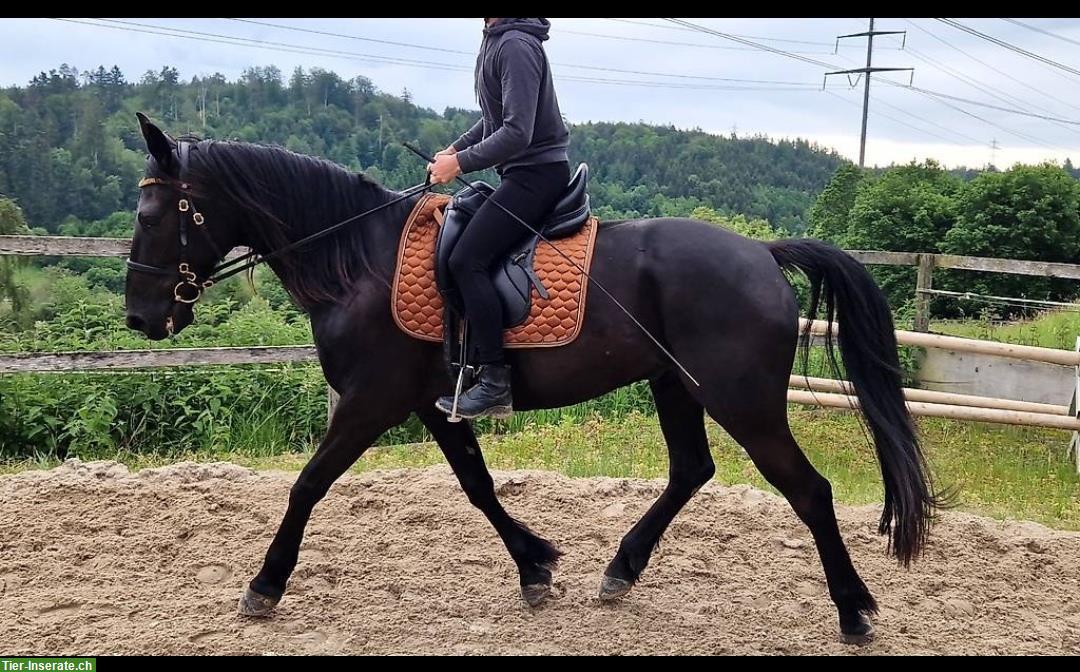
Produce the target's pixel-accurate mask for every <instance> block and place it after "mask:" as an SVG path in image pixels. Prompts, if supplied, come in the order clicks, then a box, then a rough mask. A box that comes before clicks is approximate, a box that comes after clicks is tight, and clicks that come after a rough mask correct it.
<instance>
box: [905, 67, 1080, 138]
mask: <svg viewBox="0 0 1080 672" xmlns="http://www.w3.org/2000/svg"><path fill="white" fill-rule="evenodd" d="M890 84H893V85H894V86H899V87H901V88H904V89H911V90H912V91H915V92H916V93H919V94H920V95H923V96H926V97H927V98H929V99H930V100H933V101H934V102H936V103H939V104H941V105H944V106H945V107H948V108H950V109H953V110H956V111H957V112H959V113H960V114H963V115H966V116H969V117H971V118H972V119H977V120H978V121H981V122H983V123H984V124H988V125H990V126H993V127H994V128H997V129H999V130H1001V131H1004V132H1005V133H1008V134H1009V135H1015V136H1016V137H1018V138H1023V139H1024V140H1027V141H1029V142H1034V143H1035V144H1037V145H1042V146H1043V147H1046V148H1048V149H1053V150H1057V151H1063V152H1066V153H1068V150H1065V149H1063V148H1062V147H1055V146H1054V145H1050V144H1048V143H1046V142H1043V141H1042V140H1040V139H1038V138H1036V137H1033V136H1031V135H1028V134H1026V133H1021V132H1020V131H1013V130H1010V129H1008V128H1005V127H1004V126H1002V125H1001V124H996V123H994V122H992V121H990V120H988V119H984V118H982V117H980V116H979V115H977V114H974V113H973V112H968V111H967V110H965V109H963V108H962V107H957V106H956V105H953V104H952V103H948V102H945V101H944V100H942V99H941V98H938V97H935V96H933V95H930V94H929V93H926V92H923V91H920V90H918V89H914V88H911V87H907V86H904V85H903V84H897V83H895V82H890Z"/></svg>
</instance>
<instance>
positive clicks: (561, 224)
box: [435, 163, 589, 329]
mask: <svg viewBox="0 0 1080 672" xmlns="http://www.w3.org/2000/svg"><path fill="white" fill-rule="evenodd" d="M588 182H589V166H588V165H587V164H584V163H583V164H581V165H580V166H578V169H577V170H576V171H575V172H574V175H573V177H571V178H570V184H569V185H568V186H567V188H566V193H564V194H563V196H562V198H560V199H559V202H558V203H557V204H556V205H555V208H554V209H553V210H552V211H551V214H550V215H548V218H547V219H546V220H544V222H543V223H542V224H541V225H540V226H536V225H535V224H534V223H532V222H529V224H530V225H531V226H533V228H535V229H536V230H537V231H539V232H540V233H541V234H543V235H544V237H545V238H547V239H548V240H558V239H561V238H567V237H569V236H572V235H574V234H575V233H577V232H578V231H580V230H581V228H582V227H583V226H585V222H587V221H588V219H589V194H588V192H587V187H588ZM493 193H495V188H494V187H492V186H491V185H490V184H488V183H487V182H479V181H478V182H473V183H472V186H471V187H470V188H465V189H462V190H461V191H459V192H457V193H456V194H454V197H453V199H451V201H450V205H449V206H447V208H446V213H445V216H444V218H443V225H442V228H440V230H439V237H438V240H437V241H436V242H435V283H436V285H437V286H438V288H439V293H440V294H441V295H442V297H443V301H445V302H446V304H447V305H448V306H450V307H451V308H453V309H454V310H456V311H457V312H458V313H459V314H464V312H465V307H464V305H463V304H462V302H461V296H460V294H459V293H458V289H457V287H456V286H454V280H453V277H452V276H451V275H450V255H451V253H453V251H454V247H455V246H456V245H457V243H458V241H459V240H460V239H461V234H462V233H464V232H465V227H466V226H468V224H469V222H470V221H471V220H472V217H473V215H475V214H476V211H477V210H479V209H480V206H482V205H483V204H484V203H486V202H487V199H488V198H489V197H490V196H491V194H493ZM512 225H513V226H520V224H519V223H517V222H514V223H513V224H512ZM522 228H524V227H522ZM539 244H540V237H539V236H537V235H535V234H529V236H528V238H527V239H526V240H525V242H524V243H522V244H521V245H519V246H518V247H517V248H516V249H514V250H513V251H511V252H510V254H509V255H508V256H507V258H506V259H505V260H504V261H503V262H502V263H501V264H496V267H495V269H494V271H493V272H492V277H491V279H492V283H493V284H494V286H495V291H496V292H497V293H498V295H499V301H500V302H501V303H502V309H503V311H502V312H503V328H505V329H510V328H512V327H516V326H517V325H519V324H521V323H522V322H524V321H525V319H526V318H527V317H528V316H529V308H530V307H531V304H532V289H534V288H535V289H536V293H537V294H538V295H539V296H540V297H542V298H544V299H550V298H551V295H550V294H549V293H548V291H547V289H546V288H545V287H544V284H543V283H542V282H541V281H540V278H539V277H538V276H537V275H536V271H535V270H534V264H535V261H536V247H537V245H539Z"/></svg>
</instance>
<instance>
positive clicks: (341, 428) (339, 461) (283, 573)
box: [239, 393, 409, 616]
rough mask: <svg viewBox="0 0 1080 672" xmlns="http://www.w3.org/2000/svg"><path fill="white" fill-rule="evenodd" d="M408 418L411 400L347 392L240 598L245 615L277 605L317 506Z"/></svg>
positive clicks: (265, 612)
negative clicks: (377, 441)
mask: <svg viewBox="0 0 1080 672" xmlns="http://www.w3.org/2000/svg"><path fill="white" fill-rule="evenodd" d="M399 406H400V407H399ZM408 417H409V410H408V408H407V405H406V404H400V405H399V404H395V403H393V402H391V401H389V400H387V399H375V398H373V397H372V395H370V394H368V395H364V396H361V395H359V394H353V393H346V394H345V395H343V396H342V397H341V400H340V401H339V402H338V405H337V409H336V410H335V411H334V417H333V419H332V420H331V422H330V428H329V430H328V431H327V433H326V437H325V438H323V440H322V443H321V444H319V449H318V450H317V451H315V454H314V455H313V456H312V457H311V460H310V461H309V462H308V463H307V465H306V466H305V467H304V469H303V471H301V472H300V477H299V478H297V479H296V483H294V484H293V487H292V490H291V491H290V492H289V508H288V509H287V510H286V511H285V517H284V518H283V519H282V521H281V525H280V526H279V527H278V531H277V534H276V535H274V540H273V542H271V543H270V549H269V550H267V552H266V559H265V560H263V565H262V569H261V570H259V573H258V574H257V575H255V578H254V579H252V581H251V583H250V584H249V585H248V588H247V590H246V591H244V594H243V596H242V597H241V598H240V606H239V610H240V613H241V614H244V615H246V616H266V615H268V614H269V613H270V611H271V610H272V609H273V608H274V607H275V606H276V605H277V603H278V602H279V601H280V600H281V596H282V595H283V594H284V592H285V584H286V583H288V581H289V576H290V575H291V574H292V571H293V568H295V567H296V559H297V557H298V555H299V553H300V542H301V541H302V540H303V538H304V527H305V526H306V525H307V522H308V518H309V517H310V516H311V510H312V509H313V508H315V505H316V504H318V503H319V500H321V499H322V498H323V497H324V496H325V495H326V492H327V491H328V490H329V489H330V486H331V485H333V483H334V481H336V480H337V479H338V478H339V477H340V476H341V475H342V474H344V473H345V471H346V470H347V469H348V468H349V467H350V466H351V465H352V464H353V463H354V462H356V460H357V458H359V457H360V456H361V455H363V454H364V451H366V450H367V449H368V447H369V446H370V445H371V444H372V443H373V442H374V441H375V439H377V438H379V435H381V434H382V433H383V432H385V431H386V430H388V429H390V428H391V427H394V426H396V425H399V424H401V423H402V422H404V421H405V419H406V418H408Z"/></svg>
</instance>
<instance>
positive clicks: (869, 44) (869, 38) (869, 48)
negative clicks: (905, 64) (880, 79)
mask: <svg viewBox="0 0 1080 672" xmlns="http://www.w3.org/2000/svg"><path fill="white" fill-rule="evenodd" d="M875 35H903V36H904V42H903V44H901V47H900V48H901V49H903V47H904V45H905V44H906V43H907V31H906V30H878V31H875V30H874V19H873V18H872V17H871V19H870V28H869V30H867V31H866V32H865V33H852V34H850V35H839V36H837V38H836V48H834V49H833V53H836V51H837V50H838V49H839V47H840V40H843V39H845V38H848V37H865V38H866V67H865V68H855V69H853V70H837V71H836V72H826V73H825V80H826V81H827V80H828V79H829V75H855V74H858V75H864V76H865V77H866V79H865V81H864V82H863V103H862V133H861V135H860V137H859V167H860V168H862V167H863V165H864V163H865V162H866V119H867V115H868V113H869V110H870V73H873V72H897V71H907V72H911V73H912V74H911V76H912V77H914V76H915V68H875V67H873V66H872V65H871V63H872V61H873V56H874V36H875ZM821 88H822V90H824V89H825V82H822V84H821Z"/></svg>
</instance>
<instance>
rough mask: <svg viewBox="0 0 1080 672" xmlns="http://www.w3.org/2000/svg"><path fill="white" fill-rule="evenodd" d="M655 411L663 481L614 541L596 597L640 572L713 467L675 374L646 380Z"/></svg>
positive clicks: (700, 424) (697, 418)
mask: <svg viewBox="0 0 1080 672" xmlns="http://www.w3.org/2000/svg"><path fill="white" fill-rule="evenodd" d="M650 385H651V387H652V393H653V398H654V399H655V401H656V413H657V415H658V416H659V417H660V428H661V429H662V430H663V432H664V439H665V441H666V442H667V446H668V460H669V465H670V466H669V474H668V485H667V487H666V488H665V489H664V492H663V493H662V494H661V495H660V497H659V498H658V499H657V500H656V501H655V502H654V503H653V505H652V506H651V507H649V510H648V511H647V512H646V513H645V515H644V516H642V518H641V520H640V521H638V523H637V524H636V525H634V527H633V528H631V529H630V531H629V532H627V533H626V536H625V537H623V540H622V543H621V544H619V551H618V553H616V554H615V558H614V559H613V560H612V561H611V564H609V565H608V568H607V569H606V570H605V571H604V578H603V581H602V582H601V584H600V599H602V600H613V599H616V598H618V597H622V596H623V595H625V594H626V593H628V592H629V591H630V588H631V587H632V586H633V585H634V583H635V582H636V581H637V580H638V578H639V577H640V576H641V572H642V571H643V570H644V569H645V566H646V565H647V564H648V563H649V556H650V555H651V554H652V551H653V548H655V547H656V545H657V544H658V543H659V542H660V537H661V536H662V535H663V534H664V530H666V529H667V527H668V525H670V524H671V521H672V520H673V519H674V518H675V515H676V514H677V513H678V512H679V510H680V509H682V508H683V506H685V505H686V503H687V502H689V501H690V498H691V497H693V496H694V493H695V492H697V490H698V488H700V487H701V486H702V485H704V484H705V483H707V482H708V481H709V479H711V478H712V476H713V473H714V471H715V467H714V465H713V460H712V456H711V455H710V454H709V441H708V438H707V437H706V435H705V413H704V410H703V409H702V406H701V404H699V403H698V402H697V401H696V400H695V399H694V398H693V397H692V396H690V394H689V393H688V392H687V390H686V388H685V387H684V386H683V384H682V382H681V381H680V380H679V377H678V376H677V375H675V374H673V373H666V374H664V375H663V376H661V377H660V378H658V379H656V380H654V381H651V383H650Z"/></svg>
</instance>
